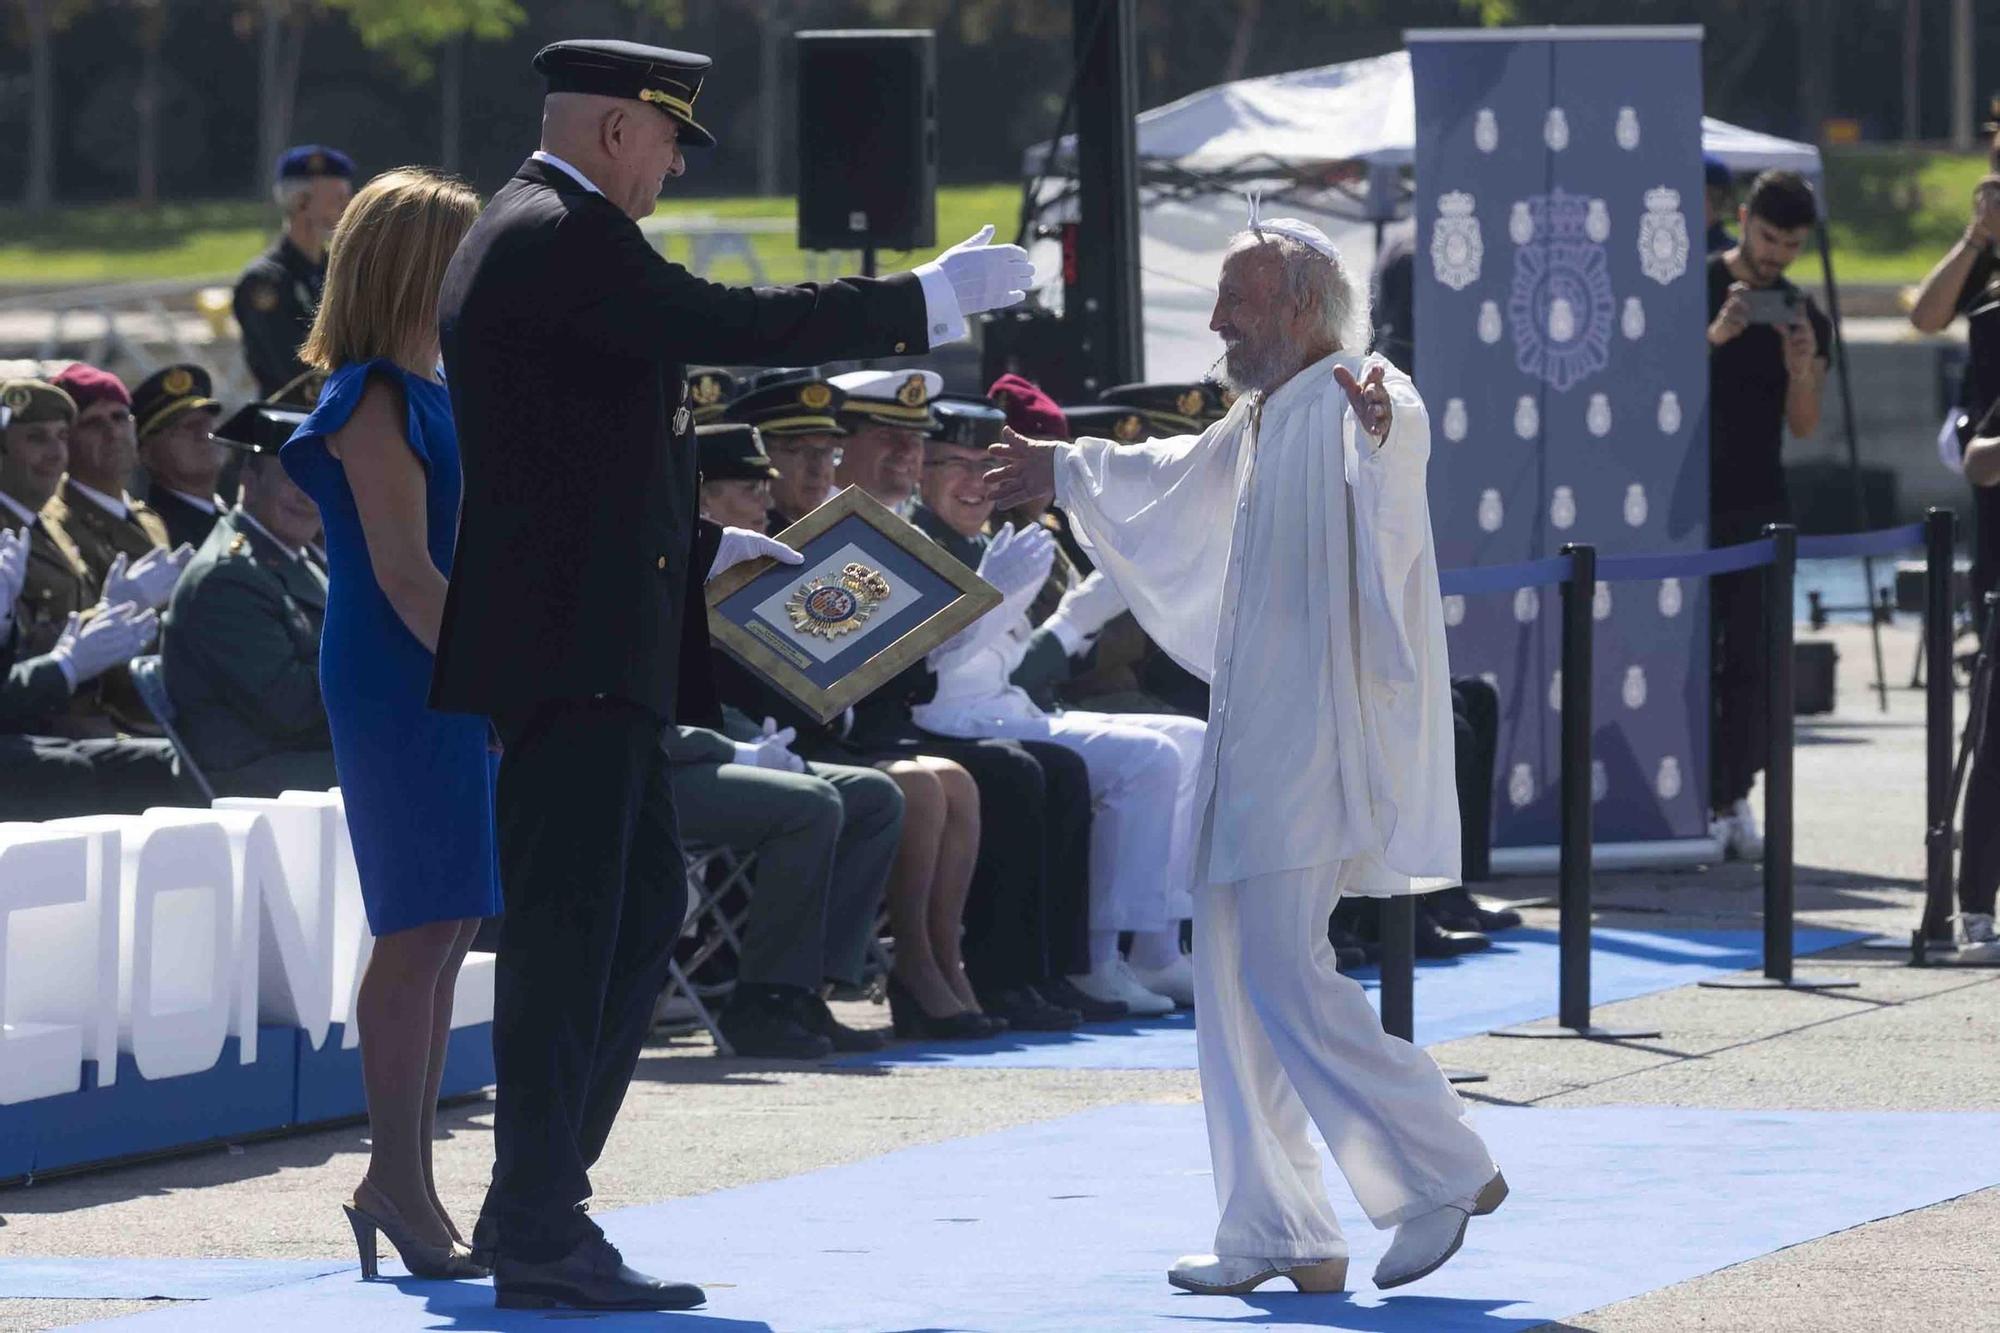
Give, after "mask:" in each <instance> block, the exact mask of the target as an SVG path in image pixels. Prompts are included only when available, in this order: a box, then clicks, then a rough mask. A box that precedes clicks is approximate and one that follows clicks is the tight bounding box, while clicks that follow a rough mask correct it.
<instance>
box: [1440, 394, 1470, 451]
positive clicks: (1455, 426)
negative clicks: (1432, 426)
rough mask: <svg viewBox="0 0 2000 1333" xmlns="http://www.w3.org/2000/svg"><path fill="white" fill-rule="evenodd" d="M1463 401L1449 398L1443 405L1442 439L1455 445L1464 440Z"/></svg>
mask: <svg viewBox="0 0 2000 1333" xmlns="http://www.w3.org/2000/svg"><path fill="white" fill-rule="evenodd" d="M1465 427H1466V420H1465V400H1464V399H1463V398H1449V399H1446V400H1445V405H1444V437H1445V438H1446V439H1447V440H1450V441H1451V442H1452V443H1454V444H1456V443H1457V442H1458V441H1460V440H1462V439H1464V438H1465Z"/></svg>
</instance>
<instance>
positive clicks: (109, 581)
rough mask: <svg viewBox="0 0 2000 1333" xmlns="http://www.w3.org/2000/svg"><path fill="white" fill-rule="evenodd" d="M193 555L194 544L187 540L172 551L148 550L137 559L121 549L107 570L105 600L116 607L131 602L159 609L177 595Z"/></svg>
mask: <svg viewBox="0 0 2000 1333" xmlns="http://www.w3.org/2000/svg"><path fill="white" fill-rule="evenodd" d="M193 558H194V547H192V546H189V545H188V544H187V543H186V542H182V543H181V544H180V546H179V547H177V548H176V549H174V550H171V551H162V550H157V549H156V550H151V551H148V552H146V554H144V555H142V556H140V557H139V558H138V559H137V560H133V561H128V560H127V559H126V558H125V555H124V553H123V552H120V553H119V556H118V558H117V559H116V560H113V561H112V562H111V568H110V569H108V570H106V571H105V574H104V600H105V601H106V602H107V603H109V604H110V605H112V606H120V605H122V604H124V603H126V602H131V603H133V604H134V605H136V606H139V607H141V608H144V609H146V610H157V609H158V608H160V607H162V606H165V605H166V604H167V599H168V598H170V597H172V596H173V594H174V585H175V584H176V583H178V582H180V577H181V571H182V570H183V569H186V568H187V562H188V561H189V560H192V559H193Z"/></svg>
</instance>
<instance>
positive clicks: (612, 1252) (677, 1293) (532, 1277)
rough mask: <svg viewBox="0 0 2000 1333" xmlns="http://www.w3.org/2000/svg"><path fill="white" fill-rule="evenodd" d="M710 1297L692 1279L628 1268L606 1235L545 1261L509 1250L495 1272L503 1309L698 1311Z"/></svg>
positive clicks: (496, 1296)
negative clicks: (672, 1278)
mask: <svg viewBox="0 0 2000 1333" xmlns="http://www.w3.org/2000/svg"><path fill="white" fill-rule="evenodd" d="M707 1299H708V1295H707V1293H706V1292H704V1291H702V1289H701V1288H700V1287H697V1286H693V1285H691V1284H690V1283H686V1282H662V1281H661V1280H660V1279H658V1278H655V1277H648V1276H646V1275H645V1274H644V1273H641V1272H639V1271H637V1270H636V1269H632V1268H628V1267H626V1265H625V1256H624V1255H622V1254H620V1253H618V1247H617V1246H615V1245H613V1244H612V1243H611V1242H610V1241H608V1240H605V1239H604V1238H603V1237H602V1236H592V1237H590V1238H589V1239H587V1240H584V1241H582V1242H580V1243H579V1244H578V1245H577V1247H576V1248H575V1249H573V1250H571V1251H570V1252H569V1253H568V1254H565V1255H564V1256H563V1257H562V1258H560V1259H550V1260H546V1261H544V1262H541V1263H529V1262H526V1261H524V1260H521V1259H513V1258H509V1257H508V1256H506V1255H505V1254H503V1255H501V1256H500V1259H499V1264H498V1266H497V1267H496V1268H495V1269H494V1270H493V1304H494V1305H496V1306H497V1307H499V1308H500V1309H502V1310H553V1309H556V1308H558V1307H567V1308H569V1309H572V1310H692V1309H693V1308H694V1307H695V1306H697V1305H700V1304H702V1303H703V1302H704V1301H706V1300H707Z"/></svg>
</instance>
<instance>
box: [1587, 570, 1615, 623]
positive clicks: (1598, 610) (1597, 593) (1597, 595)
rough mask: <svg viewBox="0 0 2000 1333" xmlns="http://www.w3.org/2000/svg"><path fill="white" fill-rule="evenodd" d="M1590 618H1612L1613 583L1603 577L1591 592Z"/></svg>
mask: <svg viewBox="0 0 2000 1333" xmlns="http://www.w3.org/2000/svg"><path fill="white" fill-rule="evenodd" d="M1590 618H1591V619H1592V620H1609V619H1611V585H1610V584H1609V583H1606V582H1605V581H1604V580H1603V579H1599V580H1598V581H1597V587H1596V589H1595V590H1594V591H1592V593H1591V594H1590Z"/></svg>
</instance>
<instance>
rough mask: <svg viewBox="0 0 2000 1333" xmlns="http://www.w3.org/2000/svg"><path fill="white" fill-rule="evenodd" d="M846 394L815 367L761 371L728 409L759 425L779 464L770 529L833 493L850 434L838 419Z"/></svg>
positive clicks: (775, 529)
mask: <svg viewBox="0 0 2000 1333" xmlns="http://www.w3.org/2000/svg"><path fill="white" fill-rule="evenodd" d="M846 400H847V395H846V394H844V393H842V392H841V391H840V390H839V389H836V388H835V387H834V386H833V384H832V383H831V382H830V381H828V380H827V379H826V378H825V377H824V376H823V375H821V374H820V373H819V372H818V371H817V370H811V369H803V370H786V371H781V372H778V373H777V374H774V375H768V376H761V377H759V378H758V379H757V380H756V381H755V382H754V383H753V384H752V385H750V386H748V387H747V388H745V389H744V390H743V391H741V392H739V393H738V394H737V396H736V398H735V399H734V400H733V401H732V402H731V403H730V404H729V406H728V407H727V408H726V409H724V412H723V415H724V417H725V419H727V420H729V421H740V422H745V423H747V424H749V425H752V426H755V427H756V428H757V431H758V434H759V435H760V436H762V438H763V441H764V448H765V450H766V451H767V452H769V454H770V455H771V463H772V465H773V467H775V468H776V469H777V476H776V477H775V478H773V480H772V482H771V515H770V519H769V522H768V527H767V528H766V531H768V532H770V533H772V534H774V535H775V534H777V533H779V532H782V531H784V530H785V529H786V528H788V527H790V526H791V525H792V524H794V523H796V522H798V521H799V520H800V519H802V518H804V517H805V516H806V515H807V514H810V513H811V512H812V511H813V510H815V509H817V508H819V507H820V506H821V505H823V504H825V503H826V502H827V500H828V499H829V498H831V497H832V495H833V493H834V490H835V487H834V476H835V474H836V472H837V471H838V469H839V467H840V463H841V459H842V457H843V453H842V448H843V446H844V445H845V443H846V438H847V430H846V428H845V427H843V426H842V425H841V424H840V411H841V408H842V406H843V405H844V404H845V402H846Z"/></svg>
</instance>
